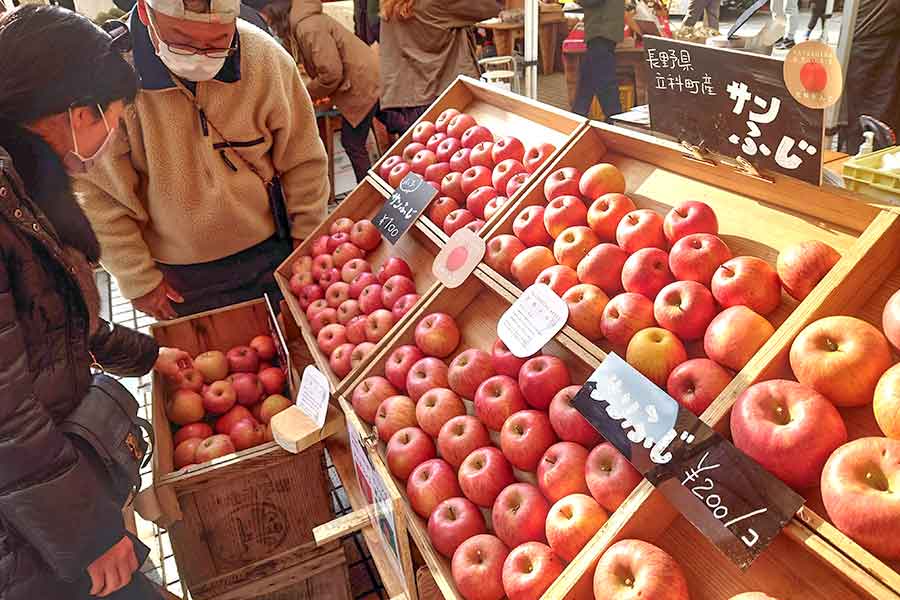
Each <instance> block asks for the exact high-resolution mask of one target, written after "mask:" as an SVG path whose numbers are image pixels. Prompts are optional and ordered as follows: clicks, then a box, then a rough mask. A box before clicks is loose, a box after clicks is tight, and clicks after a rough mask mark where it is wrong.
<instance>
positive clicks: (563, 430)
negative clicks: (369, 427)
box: [351, 313, 641, 600]
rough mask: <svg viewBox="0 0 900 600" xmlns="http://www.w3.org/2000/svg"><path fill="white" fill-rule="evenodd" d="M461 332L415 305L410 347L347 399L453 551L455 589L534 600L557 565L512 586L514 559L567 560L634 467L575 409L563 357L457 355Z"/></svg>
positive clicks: (633, 478)
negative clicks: (415, 320) (545, 573)
mask: <svg viewBox="0 0 900 600" xmlns="http://www.w3.org/2000/svg"><path fill="white" fill-rule="evenodd" d="M460 339H461V334H460V330H459V327H458V326H457V324H456V322H455V320H454V319H453V318H452V317H451V316H450V315H447V314H445V313H431V314H428V315H426V316H424V317H423V318H422V319H421V320H420V321H419V322H418V323H417V325H416V328H415V333H414V340H415V344H414V345H412V344H410V345H402V346H399V347H397V348H396V349H395V350H394V351H393V352H392V353H391V354H390V356H389V357H388V358H387V360H386V362H385V366H384V373H383V376H381V375H376V376H371V377H368V378H366V379H365V380H363V381H362V382H361V383H360V384H359V385H358V386H357V387H356V389H355V390H354V391H353V394H352V397H351V402H352V405H353V408H354V410H355V411H356V413H357V414H358V415H359V417H360V418H361V419H363V420H364V421H366V422H367V423H371V424H374V425H375V427H376V430H377V432H378V435H379V437H380V438H381V440H382V441H384V442H386V443H387V447H386V458H387V464H388V468H389V469H390V471H391V473H392V474H393V475H394V476H395V477H396V478H397V479H399V480H402V481H405V482H406V493H407V496H408V498H409V503H410V506H411V507H412V509H413V510H414V511H415V512H416V513H417V514H418V515H419V516H421V517H422V518H423V519H427V521H428V535H429V538H430V539H431V542H432V544H433V546H434V548H435V549H436V550H437V551H438V552H440V553H441V554H442V555H444V556H446V557H448V558H452V567H453V568H452V570H453V577H454V580H455V581H456V585H457V587H458V589H459V591H460V593H461V594H462V596H463V597H464V598H467V599H468V600H473V599H483V600H488V599H491V598H496V599H499V598H502V597H504V596H508V597H509V598H511V599H516V598H525V597H527V598H537V597H539V596H540V594H541V593H543V591H544V590H545V589H546V588H547V586H549V584H550V583H552V581H553V579H554V578H555V575H554V577H553V578H550V579H549V580H547V581H544V580H540V579H538V580H536V581H532V582H530V583H528V584H527V587H528V588H529V591H527V592H526V591H523V590H524V588H523V587H522V586H523V585H525V583H524V582H523V580H522V577H521V576H520V575H519V573H518V569H519V565H520V564H522V561H535V562H539V561H545V560H546V561H553V562H554V564H560V565H561V564H563V561H569V560H572V558H574V557H575V555H576V554H577V553H578V552H579V550H580V549H581V548H582V547H583V546H584V544H585V543H587V541H588V540H590V539H591V537H593V535H594V534H595V533H596V532H597V531H598V530H599V529H600V527H601V526H602V525H603V524H604V523H605V522H606V520H607V518H608V515H609V514H610V513H612V512H613V511H615V510H616V509H617V508H618V507H619V505H621V504H622V502H624V501H625V498H626V497H627V496H628V495H629V494H630V493H631V491H632V489H633V488H634V487H635V486H636V485H637V484H638V483H639V482H640V481H641V476H640V474H639V473H638V472H637V470H635V469H634V467H632V466H631V465H630V464H629V463H628V461H627V460H626V459H625V458H624V457H623V456H622V455H621V454H619V452H618V451H617V450H615V448H614V447H613V446H612V445H611V444H609V443H603V440H602V438H601V437H600V435H599V434H598V433H597V432H596V430H595V429H594V428H593V427H592V426H591V425H590V424H589V423H588V422H587V421H586V420H585V419H584V418H583V417H582V416H581V414H580V413H579V412H578V411H577V409H576V408H575V407H574V406H573V404H572V401H573V399H574V396H575V395H576V394H577V392H578V390H579V389H580V386H579V385H573V382H572V380H571V375H570V373H569V369H568V367H567V366H566V364H565V363H564V362H563V361H562V360H561V359H559V358H558V357H556V356H550V355H537V356H534V357H531V358H529V359H520V358H517V357H516V356H514V355H513V354H512V353H511V352H510V351H509V350H508V349H507V348H506V347H505V346H504V345H503V343H502V342H501V341H500V340H497V341H496V342H495V343H494V345H493V347H492V348H491V349H490V351H486V350H484V349H479V348H468V349H463V350H462V351H459V352H458V350H459V348H458V346H459V344H460ZM451 356H453V359H452V360H449V359H450V357H451ZM448 360H449V364H448ZM494 441H497V444H496V445H495V444H494V443H493V442H494ZM438 457H440V458H438ZM534 481H536V482H537V484H536V485H535V484H534V483H532V482H534ZM488 510H490V511H491V512H490V515H491V516H490V517H489V518H486V517H485V515H486V514H487V511H488ZM489 530H490V531H492V532H493V533H492V534H488V531H489ZM510 551H511V552H510ZM507 554H508V557H507ZM479 555H480V556H481V557H482V558H481V559H478V556H479ZM504 562H505V566H504V564H503V563H504ZM482 563H487V564H491V565H493V567H491V568H487V567H485V564H482Z"/></svg>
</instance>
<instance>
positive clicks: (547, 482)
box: [536, 442, 588, 502]
mask: <svg viewBox="0 0 900 600" xmlns="http://www.w3.org/2000/svg"><path fill="white" fill-rule="evenodd" d="M587 457H588V451H587V449H586V448H585V447H584V446H581V445H579V444H576V443H574V442H557V443H556V444H553V445H552V446H550V447H549V448H547V451H546V452H544V455H543V456H542V457H541V460H540V462H539V463H538V467H537V474H536V475H537V484H538V489H539V490H541V493H542V494H544V498H546V499H547V500H549V501H550V502H556V501H558V500H561V499H562V498H564V497H566V496H568V495H570V494H587V493H588V487H587V483H586V482H585V478H584V477H585V465H586V464H587Z"/></svg>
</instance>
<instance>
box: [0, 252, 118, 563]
mask: <svg viewBox="0 0 900 600" xmlns="http://www.w3.org/2000/svg"><path fill="white" fill-rule="evenodd" d="M31 382H32V380H31V375H30V370H29V366H28V350H27V348H26V346H25V339H24V335H23V332H22V329H21V326H20V325H19V322H18V319H17V316H16V305H15V300H14V298H13V293H12V289H11V285H10V278H9V275H8V270H7V260H6V256H3V257H2V260H0V515H2V518H3V520H4V521H5V522H6V523H8V524H9V525H11V526H12V527H13V528H14V529H15V531H16V532H17V533H18V535H19V536H21V537H22V538H24V540H25V541H26V542H27V543H28V544H30V545H31V546H32V547H33V548H34V549H35V550H36V551H37V552H38V553H39V554H40V555H41V557H42V558H43V560H44V561H45V562H46V563H47V564H48V565H49V566H50V567H51V568H52V569H53V571H54V572H55V573H56V574H57V575H58V576H59V577H61V578H63V579H65V580H68V581H73V580H75V579H77V578H79V577H83V576H84V574H85V570H86V569H87V567H88V565H90V564H91V563H92V562H93V561H94V560H95V559H96V558H97V557H99V556H100V555H101V554H103V553H104V552H106V551H107V550H108V549H109V548H110V547H112V546H113V544H115V543H116V542H118V541H119V540H120V539H121V538H122V536H123V535H124V534H125V528H124V524H123V521H122V512H121V507H119V506H116V504H115V503H114V502H113V501H112V500H111V498H110V497H109V496H107V495H106V493H105V484H104V483H103V482H101V480H100V479H99V478H98V477H97V475H96V473H95V471H94V470H93V468H92V466H91V464H90V463H89V462H88V460H87V459H86V458H85V457H84V456H83V455H81V454H80V453H79V452H78V450H77V449H76V448H75V446H73V444H72V442H71V441H69V439H68V438H67V437H66V436H65V435H64V434H63V433H62V432H60V431H59V430H58V429H57V428H56V425H55V424H54V423H53V420H52V418H51V417H50V414H49V413H48V412H47V410H46V409H45V408H44V405H43V404H42V403H41V402H40V400H39V399H38V398H35V396H34V390H33V388H32V383H31Z"/></svg>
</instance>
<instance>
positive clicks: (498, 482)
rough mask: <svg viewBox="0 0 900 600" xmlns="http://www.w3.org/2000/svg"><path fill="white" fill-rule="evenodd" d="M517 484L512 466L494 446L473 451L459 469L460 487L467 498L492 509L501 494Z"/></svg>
mask: <svg viewBox="0 0 900 600" xmlns="http://www.w3.org/2000/svg"><path fill="white" fill-rule="evenodd" d="M515 482H516V478H515V477H514V476H513V470H512V465H510V464H509V461H508V460H506V457H505V456H503V453H502V452H500V450H499V449H498V448H495V447H494V446H490V445H488V446H483V447H481V448H477V449H475V450H473V451H472V452H471V453H470V454H469V455H468V456H467V457H466V458H465V460H463V462H462V464H461V465H460V467H459V487H460V488H462V491H463V494H465V495H466V498H468V499H469V500H471V501H472V502H474V503H475V504H477V505H478V506H483V507H485V508H491V507H492V506H493V505H494V501H495V500H496V499H497V496H499V495H500V492H502V491H503V489H504V488H506V486H508V485H512V484H513V483H515Z"/></svg>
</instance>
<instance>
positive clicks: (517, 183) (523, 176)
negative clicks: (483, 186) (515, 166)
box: [503, 171, 531, 198]
mask: <svg viewBox="0 0 900 600" xmlns="http://www.w3.org/2000/svg"><path fill="white" fill-rule="evenodd" d="M529 177H531V175H530V174H529V173H528V172H526V171H523V172H521V173H516V174H515V175H513V176H512V177H510V178H509V181H507V182H506V188H504V190H503V193H505V194H506V197H507V198H512V197H513V196H515V194H516V192H518V191H519V190H520V189H522V188H523V187H525V184H526V183H528V178H529Z"/></svg>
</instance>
